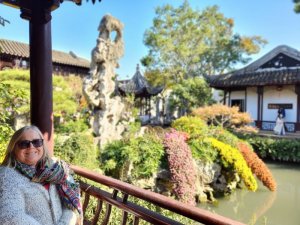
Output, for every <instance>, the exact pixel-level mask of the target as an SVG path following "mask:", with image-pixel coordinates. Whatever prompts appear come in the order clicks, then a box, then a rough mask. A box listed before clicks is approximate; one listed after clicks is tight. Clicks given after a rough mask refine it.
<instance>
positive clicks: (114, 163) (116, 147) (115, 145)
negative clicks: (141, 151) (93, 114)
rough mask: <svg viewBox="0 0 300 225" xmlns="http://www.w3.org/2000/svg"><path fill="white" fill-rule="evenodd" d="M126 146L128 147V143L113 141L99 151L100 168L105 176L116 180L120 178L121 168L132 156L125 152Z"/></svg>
mask: <svg viewBox="0 0 300 225" xmlns="http://www.w3.org/2000/svg"><path fill="white" fill-rule="evenodd" d="M127 145H129V143H128V141H124V140H114V141H111V142H109V143H107V144H106V145H105V146H104V148H103V149H101V152H100V161H101V168H102V169H103V170H104V172H105V174H106V175H108V176H112V177H114V178H116V179H119V178H120V171H121V169H122V167H123V166H124V165H125V162H126V161H128V160H129V158H132V156H130V155H129V154H128V153H127V152H125V148H124V147H125V146H127ZM129 153H131V152H129ZM134 158H135V157H134Z"/></svg>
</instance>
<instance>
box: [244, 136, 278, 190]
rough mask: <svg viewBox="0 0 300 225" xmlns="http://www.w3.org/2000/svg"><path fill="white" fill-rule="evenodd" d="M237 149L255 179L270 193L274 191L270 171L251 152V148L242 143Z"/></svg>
mask: <svg viewBox="0 0 300 225" xmlns="http://www.w3.org/2000/svg"><path fill="white" fill-rule="evenodd" d="M238 149H239V150H240V152H241V153H242V155H243V157H244V159H245V160H246V162H247V164H248V166H249V167H250V168H251V170H252V172H253V173H254V174H255V175H256V177H257V178H258V179H259V180H260V181H261V182H262V183H263V184H264V186H266V187H267V188H269V190H271V191H275V190H276V182H275V180H274V178H273V176H272V173H271V171H270V170H269V169H268V167H267V166H266V165H265V163H264V162H263V161H262V160H261V159H260V158H259V157H258V156H257V155H256V154H255V152H253V150H252V149H251V147H250V146H249V145H247V144H246V143H244V142H239V143H238Z"/></svg>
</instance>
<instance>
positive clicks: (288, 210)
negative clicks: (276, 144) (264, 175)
mask: <svg viewBox="0 0 300 225" xmlns="http://www.w3.org/2000/svg"><path fill="white" fill-rule="evenodd" d="M267 166H268V167H269V169H270V170H271V171H272V174H273V176H274V178H275V180H276V183H277V191H276V192H271V191H269V190H268V189H267V188H265V187H264V186H263V185H262V184H261V182H260V181H258V184H259V188H258V190H257V191H256V192H249V191H247V190H237V191H235V192H234V193H232V194H231V195H230V196H228V197H224V198H222V199H218V203H217V204H216V205H212V204H200V205H199V207H200V208H203V209H206V210H209V211H211V212H215V213H217V214H219V215H222V216H225V217H229V218H231V219H234V220H238V221H240V222H243V223H245V224H251V225H252V224H257V225H300V165H297V164H292V165H291V164H278V163H277V164H275V163H267Z"/></svg>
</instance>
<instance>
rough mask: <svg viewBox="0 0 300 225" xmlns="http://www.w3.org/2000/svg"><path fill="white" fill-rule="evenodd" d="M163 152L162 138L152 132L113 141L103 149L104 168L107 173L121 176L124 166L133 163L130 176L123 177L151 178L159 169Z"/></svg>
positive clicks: (134, 178) (102, 160)
mask: <svg viewBox="0 0 300 225" xmlns="http://www.w3.org/2000/svg"><path fill="white" fill-rule="evenodd" d="M163 154H164V150H163V145H162V142H161V140H160V139H158V138H157V137H156V136H154V135H151V134H145V135H144V136H143V137H138V138H132V139H129V140H128V141H124V140H118V141H112V142H111V143H109V144H107V145H106V146H105V147H104V149H103V150H102V151H101V162H102V168H103V169H104V171H105V172H106V174H107V175H110V176H113V177H116V178H120V177H121V173H122V170H123V169H124V167H126V166H128V164H132V167H133V168H132V170H131V171H130V177H125V178H123V179H126V180H128V179H129V180H130V179H133V180H136V179H142V178H150V177H151V176H153V174H154V173H155V172H156V171H157V170H158V168H159V166H160V161H161V158H162V156H163Z"/></svg>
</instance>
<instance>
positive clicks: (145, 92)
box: [118, 65, 163, 97]
mask: <svg viewBox="0 0 300 225" xmlns="http://www.w3.org/2000/svg"><path fill="white" fill-rule="evenodd" d="M118 88H119V91H120V92H122V93H125V94H127V93H131V94H134V95H135V96H136V97H146V96H152V95H157V94H159V93H160V92H161V91H162V90H163V87H161V86H160V87H152V86H151V85H150V84H149V82H148V81H147V80H146V78H145V77H144V76H143V75H142V74H141V72H140V69H139V65H137V68H136V72H135V74H134V75H133V77H132V78H131V79H130V80H125V81H120V82H119V85H118Z"/></svg>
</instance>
